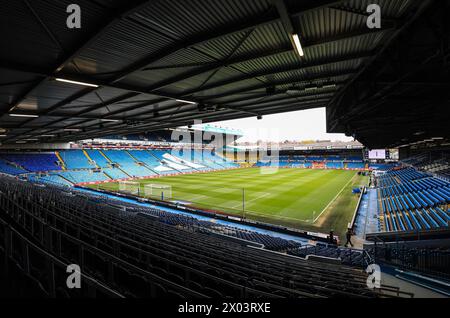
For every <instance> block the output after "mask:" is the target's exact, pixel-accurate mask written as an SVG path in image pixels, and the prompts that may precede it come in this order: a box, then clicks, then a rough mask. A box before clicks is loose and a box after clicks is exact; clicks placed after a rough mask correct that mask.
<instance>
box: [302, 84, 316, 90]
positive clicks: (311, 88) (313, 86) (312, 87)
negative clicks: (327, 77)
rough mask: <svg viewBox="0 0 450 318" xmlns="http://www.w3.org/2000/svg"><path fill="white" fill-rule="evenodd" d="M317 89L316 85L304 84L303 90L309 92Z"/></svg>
mask: <svg viewBox="0 0 450 318" xmlns="http://www.w3.org/2000/svg"><path fill="white" fill-rule="evenodd" d="M317 89H318V87H317V85H313V84H311V85H307V86H305V92H311V91H315V90H317Z"/></svg>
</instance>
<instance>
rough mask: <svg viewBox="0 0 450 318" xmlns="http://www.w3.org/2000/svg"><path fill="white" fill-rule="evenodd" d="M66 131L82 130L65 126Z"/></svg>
mask: <svg viewBox="0 0 450 318" xmlns="http://www.w3.org/2000/svg"><path fill="white" fill-rule="evenodd" d="M63 130H64V131H81V129H79V128H64V129H63Z"/></svg>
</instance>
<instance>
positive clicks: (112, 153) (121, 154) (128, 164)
mask: <svg viewBox="0 0 450 318" xmlns="http://www.w3.org/2000/svg"><path fill="white" fill-rule="evenodd" d="M102 152H103V153H104V154H105V156H106V157H108V158H109V160H111V162H112V163H114V164H116V165H118V166H119V167H120V168H121V169H123V170H124V171H125V172H126V174H128V175H129V176H131V177H148V176H152V175H155V173H154V172H153V171H152V170H150V169H148V168H147V167H146V166H145V165H139V164H138V163H137V161H136V160H135V159H134V158H133V157H132V156H131V155H130V154H129V153H128V152H127V151H125V150H103V151H102Z"/></svg>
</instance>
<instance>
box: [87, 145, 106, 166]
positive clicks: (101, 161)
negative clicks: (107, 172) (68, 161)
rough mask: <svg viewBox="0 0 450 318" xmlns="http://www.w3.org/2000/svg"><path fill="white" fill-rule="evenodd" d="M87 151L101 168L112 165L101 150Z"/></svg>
mask: <svg viewBox="0 0 450 318" xmlns="http://www.w3.org/2000/svg"><path fill="white" fill-rule="evenodd" d="M86 153H87V154H88V156H89V157H90V158H91V160H93V161H94V162H95V164H96V165H97V166H98V167H100V168H107V167H109V166H110V165H111V163H110V161H109V160H108V159H107V158H106V157H105V156H104V155H103V153H102V152H101V150H95V149H86Z"/></svg>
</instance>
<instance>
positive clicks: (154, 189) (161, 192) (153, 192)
mask: <svg viewBox="0 0 450 318" xmlns="http://www.w3.org/2000/svg"><path fill="white" fill-rule="evenodd" d="M144 194H145V196H146V197H151V198H155V199H160V200H166V199H170V198H172V186H170V185H167V184H153V183H152V184H146V185H145V186H144Z"/></svg>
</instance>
